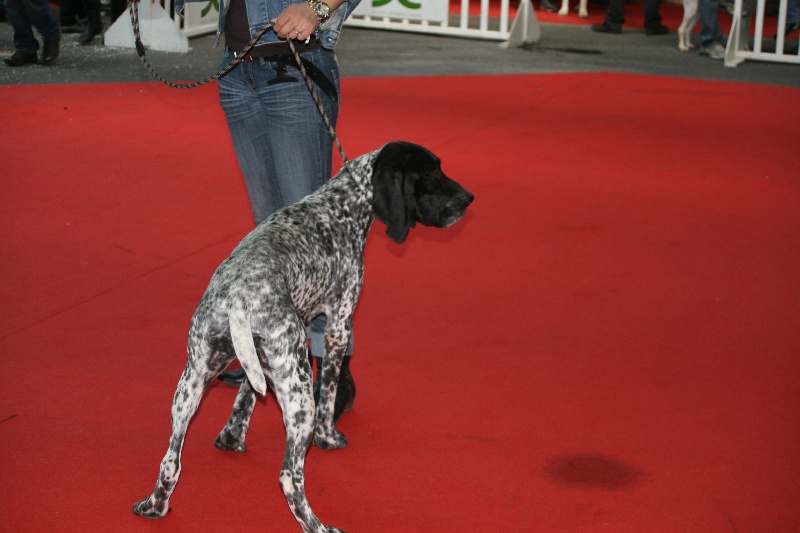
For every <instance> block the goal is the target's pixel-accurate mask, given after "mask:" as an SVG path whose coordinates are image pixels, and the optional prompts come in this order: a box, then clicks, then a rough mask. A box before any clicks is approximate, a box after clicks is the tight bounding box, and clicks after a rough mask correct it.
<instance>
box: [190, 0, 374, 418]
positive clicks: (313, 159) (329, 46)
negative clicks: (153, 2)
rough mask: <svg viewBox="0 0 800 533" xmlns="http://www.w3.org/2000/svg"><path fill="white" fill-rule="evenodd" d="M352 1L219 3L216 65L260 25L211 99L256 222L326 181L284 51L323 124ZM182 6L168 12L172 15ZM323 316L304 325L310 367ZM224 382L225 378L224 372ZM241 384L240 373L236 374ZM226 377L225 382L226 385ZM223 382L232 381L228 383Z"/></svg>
mask: <svg viewBox="0 0 800 533" xmlns="http://www.w3.org/2000/svg"><path fill="white" fill-rule="evenodd" d="M358 2H359V0H324V1H323V0H288V5H287V2H286V1H285V0H284V1H282V0H221V1H220V8H219V9H220V17H219V25H218V31H217V42H219V38H220V36H221V35H224V36H225V48H224V54H223V59H222V63H221V65H220V68H223V67H226V66H227V65H228V64H229V63H231V62H232V61H234V60H235V59H236V58H238V57H241V56H243V54H244V52H245V50H246V48H247V47H248V44H249V43H250V41H251V40H252V39H253V38H255V37H256V36H257V35H258V33H259V31H260V30H261V28H263V27H264V26H265V25H267V24H269V23H270V22H272V21H274V26H273V28H272V29H270V30H268V31H267V32H266V33H265V34H264V35H263V36H262V37H261V38H260V39H259V40H258V43H257V46H255V47H254V48H253V50H252V51H251V52H250V53H249V54H247V56H245V57H244V61H242V62H241V63H240V64H239V65H237V66H236V67H235V68H233V69H232V70H231V71H230V72H228V73H227V74H226V75H225V76H223V77H222V78H220V80H219V101H220V106H221V107H222V109H223V111H224V113H225V117H226V120H227V124H228V130H229V132H230V136H231V140H232V141H233V147H234V151H235V153H236V157H237V160H238V163H239V168H240V169H241V171H242V174H243V176H244V181H245V184H246V186H247V192H248V196H249V199H250V205H251V209H252V211H253V216H254V219H255V222H256V224H260V223H261V222H263V221H264V220H266V219H267V218H268V217H269V216H270V215H271V214H272V213H274V212H275V211H277V210H278V209H280V208H282V207H284V206H287V205H290V204H293V203H295V202H297V201H298V200H300V199H301V198H303V197H304V196H307V195H308V194H310V193H312V192H314V191H315V190H317V189H318V188H319V187H321V186H322V185H323V184H324V183H325V182H326V181H327V180H328V179H329V178H330V176H331V166H332V161H331V156H332V148H333V140H332V139H331V136H330V133H329V132H328V129H327V127H326V126H325V124H324V121H323V119H322V116H321V115H320V112H319V109H318V108H317V106H316V104H315V102H314V100H313V99H312V97H311V95H310V94H309V91H308V87H307V86H306V84H305V82H304V81H303V78H302V75H301V73H300V71H299V67H298V65H297V64H296V63H295V59H294V57H293V55H292V52H291V49H290V48H289V45H288V43H287V42H286V41H287V39H292V40H293V44H294V45H295V47H296V49H297V51H298V52H299V54H300V57H301V61H302V63H303V66H304V67H305V69H306V71H307V72H308V74H309V77H310V78H311V79H312V81H313V83H314V89H315V91H316V92H317V94H318V96H319V99H320V101H321V104H322V106H323V108H324V110H325V113H326V115H327V116H328V118H329V120H330V122H331V124H332V125H334V127H335V125H336V120H337V118H338V114H339V89H340V86H339V66H338V62H337V59H336V55H335V53H334V46H335V45H336V42H337V40H338V38H339V35H340V33H341V29H342V24H343V23H344V20H345V19H346V18H347V17H348V16H349V15H350V13H352V11H353V10H354V9H355V8H356V6H357V5H358ZM182 3H183V2H182V1H181V0H178V1H177V2H176V5H175V9H176V10H178V11H180V9H181V7H182ZM325 325H326V319H325V317H324V316H322V315H320V316H319V317H317V318H315V319H314V320H313V321H312V323H311V325H310V326H309V328H308V335H309V338H310V340H311V354H312V355H313V356H314V357H315V358H316V360H317V369H318V373H317V382H316V383H315V388H314V392H315V397H316V398H317V399H318V398H319V382H320V378H319V374H320V372H319V370H320V369H321V368H322V365H321V361H322V357H323V355H324V353H325V335H324V331H325ZM351 356H352V340H351V343H350V346H349V347H348V351H347V353H346V355H345V358H344V361H343V362H342V368H341V373H340V376H339V388H338V391H337V395H336V409H335V412H334V419H335V420H338V418H339V416H341V414H342V413H343V412H344V411H346V410H348V409H349V408H350V407H351V406H352V403H353V401H354V399H355V383H354V381H353V377H352V374H351V372H350V368H349V367H350V357H351ZM228 374H229V376H230V374H231V373H228ZM236 375H237V378H239V379H244V376H243V373H236ZM226 381H228V380H226ZM228 382H229V383H230V382H231V381H228Z"/></svg>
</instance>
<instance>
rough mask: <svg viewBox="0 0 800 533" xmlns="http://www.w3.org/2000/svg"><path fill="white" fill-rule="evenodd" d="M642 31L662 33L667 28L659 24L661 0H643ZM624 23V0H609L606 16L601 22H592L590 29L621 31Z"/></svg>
mask: <svg viewBox="0 0 800 533" xmlns="http://www.w3.org/2000/svg"><path fill="white" fill-rule="evenodd" d="M643 7H644V32H645V34H647V35H664V34H667V33H669V28H667V27H666V26H664V25H663V24H661V13H660V11H659V8H660V7H661V0H643ZM624 23H625V0H609V2H608V9H606V17H605V20H604V21H603V23H602V24H594V25H593V26H592V30H593V31H596V32H600V33H613V34H619V33H622V25H623V24H624Z"/></svg>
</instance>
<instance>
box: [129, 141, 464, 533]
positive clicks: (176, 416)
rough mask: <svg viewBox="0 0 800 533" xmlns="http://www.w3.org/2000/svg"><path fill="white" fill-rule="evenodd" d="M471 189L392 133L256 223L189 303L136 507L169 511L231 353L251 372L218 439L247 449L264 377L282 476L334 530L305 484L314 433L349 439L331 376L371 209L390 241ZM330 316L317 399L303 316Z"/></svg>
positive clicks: (330, 444)
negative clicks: (157, 461) (154, 464)
mask: <svg viewBox="0 0 800 533" xmlns="http://www.w3.org/2000/svg"><path fill="white" fill-rule="evenodd" d="M473 200H474V196H473V195H472V193H470V192H469V191H467V190H466V189H465V188H464V187H462V186H461V185H459V184H458V183H456V182H455V181H453V180H452V179H450V178H448V177H447V176H446V175H445V174H444V173H443V172H442V170H441V164H440V161H439V158H438V157H436V156H435V155H434V154H433V153H431V152H430V151H428V150H427V149H425V148H423V147H422V146H419V145H416V144H411V143H407V142H401V141H398V142H392V143H389V144H387V145H385V146H384V147H382V148H381V149H379V150H376V151H374V152H371V153H368V154H365V155H363V156H361V157H359V158H357V159H354V160H353V161H351V162H349V163H348V164H347V165H345V166H344V167H343V168H342V170H341V171H340V172H339V173H338V174H337V175H336V176H334V177H333V178H331V179H330V180H329V181H328V182H327V183H326V184H325V185H323V186H322V187H321V188H320V189H319V190H317V191H316V192H315V193H312V194H310V195H309V196H306V197H305V198H303V199H302V200H300V201H299V202H297V203H296V204H293V205H290V206H288V207H285V208H283V209H281V210H279V211H277V212H276V213H275V214H273V215H272V216H271V217H269V218H268V219H267V220H265V221H264V222H263V223H262V224H260V225H259V226H257V227H256V228H255V229H254V230H253V231H252V232H251V233H250V234H248V235H247V236H246V237H245V238H244V239H243V240H242V242H240V243H239V244H238V245H237V246H236V248H235V249H234V250H233V252H232V253H231V255H230V257H228V258H227V259H226V260H225V261H223V262H222V264H221V265H220V266H219V267H218V268H217V270H216V272H215V273H214V275H213V276H212V278H211V281H210V283H209V285H208V288H207V289H206V292H205V294H204V295H203V297H202V299H201V301H200V304H199V306H198V307H197V310H196V311H195V313H194V315H193V317H192V322H191V327H190V330H189V340H188V349H187V351H188V363H187V365H186V368H185V369H184V371H183V374H182V375H181V378H180V381H179V382H178V387H177V389H176V391H175V396H174V400H173V403H172V435H171V437H170V440H169V448H168V449H167V453H166V455H165V456H164V459H163V460H162V462H161V467H160V473H159V476H158V480H157V481H156V487H155V490H154V491H153V493H152V494H151V495H150V496H149V497H148V498H147V499H145V500H143V501H141V502H139V503H137V504H135V505H134V507H133V512H134V513H135V514H137V515H141V516H144V517H147V518H161V517H163V516H164V515H165V514H167V512H169V510H170V508H169V499H170V496H171V495H172V493H173V491H174V490H175V485H176V484H177V482H178V476H179V474H180V470H181V461H180V459H181V449H182V447H183V443H184V439H185V436H186V430H187V427H188V425H189V421H190V419H191V418H192V416H193V415H194V413H195V411H196V410H197V408H198V406H199V404H200V399H201V397H202V395H203V392H204V390H205V389H206V387H207V386H208V384H209V383H210V382H211V381H212V380H213V379H214V378H215V377H216V376H218V375H219V374H220V373H221V372H222V371H223V370H224V369H225V367H227V366H228V364H229V363H231V362H232V361H233V359H234V358H236V359H238V360H239V363H240V364H241V366H242V368H243V370H244V372H245V375H246V376H247V379H246V380H244V382H243V383H242V384H241V387H240V388H239V392H238V394H237V396H236V399H235V401H234V409H233V413H232V414H231V417H230V419H229V420H228V423H227V424H226V425H225V427H224V428H223V429H222V432H221V433H220V435H219V437H218V438H217V442H216V445H217V447H219V448H222V449H227V450H236V451H245V450H246V448H245V444H244V441H245V435H246V434H247V430H248V428H249V424H250V416H251V415H252V412H253V407H254V405H255V400H256V392H257V393H258V394H261V395H262V396H264V395H266V392H267V388H268V387H269V388H270V389H272V390H273V391H274V393H275V397H276V399H277V401H278V404H279V405H280V407H281V410H282V412H283V421H284V425H285V427H286V451H285V454H284V461H283V469H282V470H281V474H280V484H281V488H282V489H283V493H284V495H285V496H286V500H287V501H288V503H289V507H290V509H291V511H292V513H293V514H294V516H295V518H296V519H297V521H298V523H299V524H300V527H301V528H302V529H303V531H304V532H305V533H321V532H337V531H339V530H338V529H336V528H334V527H332V526H324V525H323V524H322V523H321V522H320V520H319V519H318V518H317V517H316V515H315V514H314V513H313V512H312V510H311V507H310V505H309V503H308V499H307V498H306V493H305V488H304V479H305V477H304V463H305V455H306V452H307V450H308V447H309V446H310V444H311V442H312V439H313V442H314V444H316V445H317V446H319V447H321V448H325V449H336V448H344V447H345V446H346V445H347V440H346V439H345V437H344V435H343V434H342V433H341V432H340V431H338V430H336V429H334V427H333V410H334V401H335V399H336V387H337V383H338V378H339V369H340V366H341V362H342V358H343V356H344V352H345V350H346V348H347V344H348V341H349V339H350V335H351V328H352V326H351V324H352V317H353V312H354V311H355V308H356V303H357V301H358V296H359V292H360V290H361V285H362V282H363V276H364V265H363V262H362V258H363V252H364V244H365V240H366V237H367V233H368V232H369V230H370V228H371V226H372V224H373V222H374V220H375V219H376V218H377V219H378V220H379V221H381V222H383V223H384V224H386V234H387V235H388V236H389V238H390V239H392V240H393V241H394V242H396V243H398V244H399V243H402V242H403V241H405V239H406V237H407V235H408V233H409V231H410V229H411V228H413V227H414V226H415V224H416V223H417V222H419V223H421V224H423V225H426V226H433V227H437V228H445V227H448V226H450V225H452V224H455V223H456V222H457V221H458V220H459V219H461V218H462V216H463V215H464V214H465V212H466V209H467V207H468V206H469V205H470V204H471V203H472V201H473ZM320 314H324V315H325V316H326V317H327V326H326V332H325V333H326V343H325V344H326V347H325V348H326V352H325V358H324V364H323V365H322V366H323V368H322V377H321V380H322V387H321V394H320V399H319V405H317V406H316V409H315V405H314V398H313V396H312V377H311V365H310V363H309V356H308V355H309V354H308V342H307V339H306V330H305V326H306V325H307V324H308V323H309V321H310V320H311V319H313V318H314V317H316V316H318V315H320Z"/></svg>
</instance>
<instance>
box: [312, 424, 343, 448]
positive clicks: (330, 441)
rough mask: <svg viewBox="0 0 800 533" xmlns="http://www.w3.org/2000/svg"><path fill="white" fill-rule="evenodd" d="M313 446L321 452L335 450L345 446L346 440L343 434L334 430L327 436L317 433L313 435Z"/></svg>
mask: <svg viewBox="0 0 800 533" xmlns="http://www.w3.org/2000/svg"><path fill="white" fill-rule="evenodd" d="M314 444H316V445H317V446H318V447H320V448H322V449H323V450H337V449H339V448H344V447H346V446H347V439H345V438H344V433H342V432H341V431H339V430H338V429H334V430H333V431H331V433H329V434H326V433H323V432H322V431H317V432H315V434H314Z"/></svg>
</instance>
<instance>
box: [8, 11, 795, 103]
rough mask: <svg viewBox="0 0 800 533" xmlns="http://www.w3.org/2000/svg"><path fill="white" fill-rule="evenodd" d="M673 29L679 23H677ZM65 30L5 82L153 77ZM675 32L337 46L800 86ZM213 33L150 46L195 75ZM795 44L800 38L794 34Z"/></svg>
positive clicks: (359, 56)
mask: <svg viewBox="0 0 800 533" xmlns="http://www.w3.org/2000/svg"><path fill="white" fill-rule="evenodd" d="M673 30H674V28H673ZM76 40H77V35H74V34H73V35H65V36H64V40H63V43H62V53H61V57H59V59H58V60H56V61H55V62H54V63H53V64H51V65H35V66H25V67H16V68H12V67H8V66H6V65H5V64H0V84H27V83H86V82H115V81H151V80H153V79H154V78H153V77H152V76H151V74H150V73H149V72H148V71H147V70H146V69H145V68H144V66H143V65H142V64H141V62H140V60H139V58H138V56H137V55H136V53H135V51H134V50H133V49H128V48H111V47H106V46H103V45H101V44H92V45H89V46H79V45H78V44H77V42H76ZM677 40H678V38H677V35H676V34H675V33H674V32H673V33H671V34H669V35H663V36H654V37H650V36H646V35H645V34H644V33H643V32H642V31H641V30H638V29H634V28H625V30H624V32H623V34H622V35H606V34H598V33H596V32H593V31H591V29H590V28H589V27H588V26H583V25H568V24H542V39H541V41H540V43H538V44H536V45H534V46H532V47H530V49H522V48H517V49H504V48H501V47H500V46H499V45H498V44H497V43H496V42H491V41H480V40H471V39H460V38H449V37H436V36H428V35H420V34H412V33H402V32H393V31H374V30H364V29H356V28H345V30H344V32H343V34H342V38H341V40H340V41H339V44H338V46H337V52H338V55H339V61H340V64H341V69H342V76H345V77H346V76H357V77H366V76H401V75H403V76H405V75H442V74H444V75H446V74H491V73H553V72H594V71H611V72H628V73H641V74H660V75H667V76H682V77H690V78H703V79H713V80H724V81H740V82H756V83H766V84H774V85H785V86H790V87H800V66H798V65H787V64H778V63H769V62H757V61H746V62H744V63H743V64H741V65H739V66H738V67H736V68H730V67H725V66H724V65H723V64H722V62H721V61H713V60H711V59H708V58H707V57H703V56H700V55H698V54H697V53H694V52H692V53H682V52H680V51H678V48H677ZM214 41H215V38H214V37H213V36H203V37H197V38H193V39H191V40H190V51H189V53H187V54H180V53H167V52H156V51H148V52H147V59H148V60H149V61H150V62H151V63H152V65H153V66H154V68H155V69H156V70H157V71H158V72H159V73H160V74H161V75H162V76H163V77H165V78H167V79H171V80H183V81H187V80H189V81H191V80H196V79H203V78H206V77H208V76H209V75H210V74H212V73H213V72H215V71H216V69H217V66H218V61H219V58H220V50H219V49H215V48H214ZM789 46H790V47H792V46H793V47H794V49H795V50H796V47H797V40H793V41H789ZM11 53H13V46H12V35H11V27H10V25H9V24H7V23H3V24H0V56H2V57H5V56H8V55H11Z"/></svg>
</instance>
